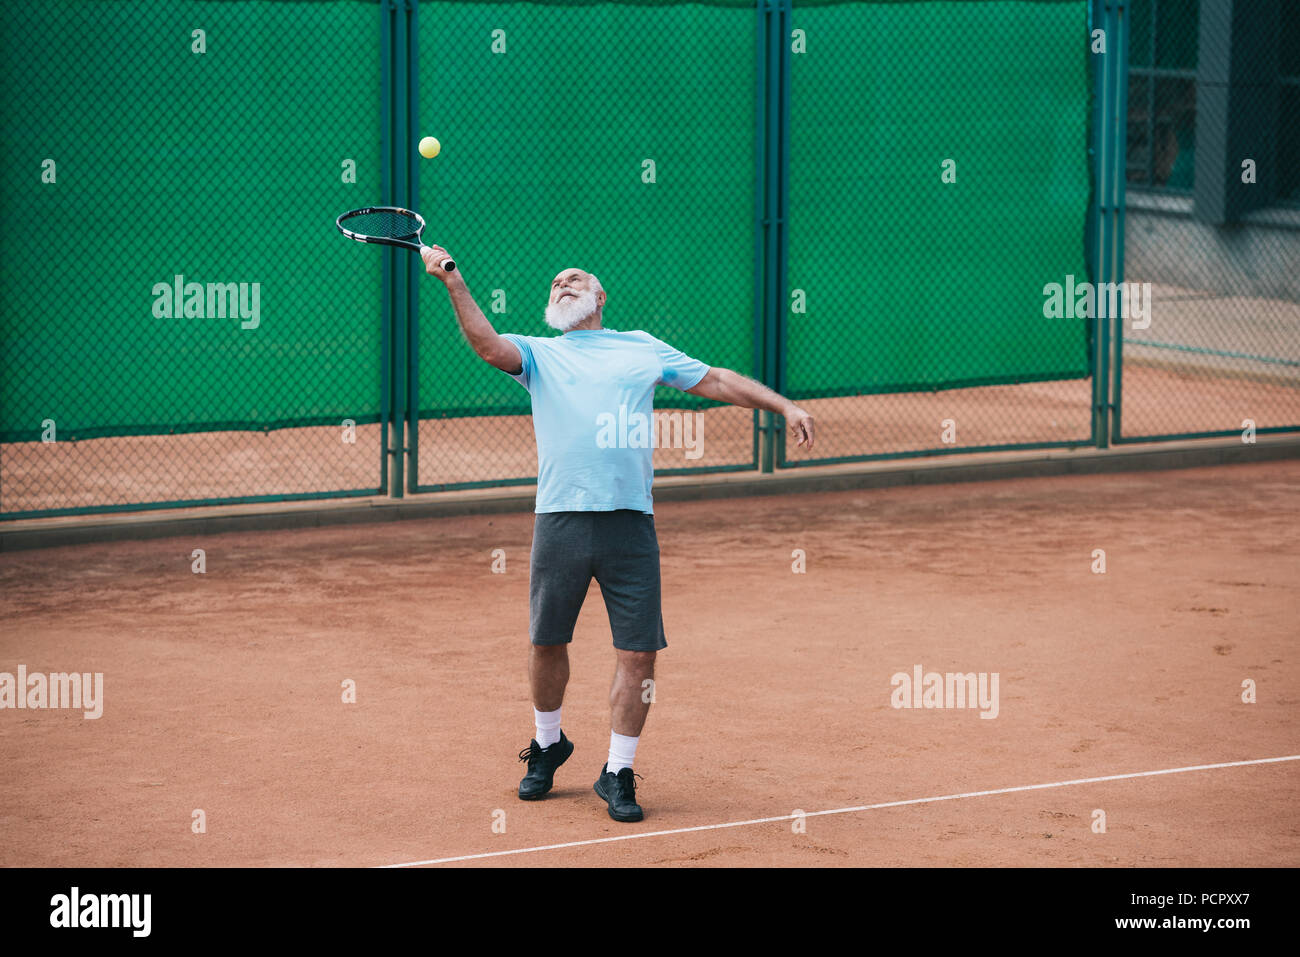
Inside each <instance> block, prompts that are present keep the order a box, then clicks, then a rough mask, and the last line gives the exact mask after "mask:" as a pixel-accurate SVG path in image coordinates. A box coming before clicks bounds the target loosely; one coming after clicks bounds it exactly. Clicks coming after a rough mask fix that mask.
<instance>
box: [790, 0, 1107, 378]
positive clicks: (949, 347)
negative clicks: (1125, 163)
mask: <svg viewBox="0 0 1300 957" xmlns="http://www.w3.org/2000/svg"><path fill="white" fill-rule="evenodd" d="M793 26H794V28H795V29H796V30H798V31H802V34H803V35H802V42H803V51H802V52H800V51H798V50H797V48H796V52H793V53H792V54H791V68H790V73H791V86H790V91H791V103H790V147H789V149H790V167H789V190H790V193H789V208H790V214H789V224H790V225H789V233H790V249H789V268H788V287H789V290H790V296H791V300H790V302H788V303H787V307H788V309H789V312H788V318H787V333H786V335H787V357H786V358H787V365H786V378H785V386H786V388H787V389H788V390H789V391H790V392H791V394H792V395H794V396H796V397H812V396H829V395H850V394H859V393H871V392H892V391H913V390H928V389H936V388H949V387H955V386H962V385H975V384H990V383H1003V382H1024V381H1031V380H1038V379H1060V378H1074V377H1080V376H1084V375H1087V374H1088V352H1087V328H1086V323H1085V321H1084V320H1083V319H1055V320H1053V319H1046V318H1044V316H1043V302H1044V294H1043V287H1044V285H1045V284H1047V283H1051V282H1059V283H1065V282H1066V281H1067V280H1066V277H1067V275H1073V277H1074V280H1075V281H1076V282H1079V283H1082V282H1084V281H1085V280H1086V279H1088V276H1087V274H1086V268H1085V263H1084V224H1085V220H1086V215H1087V206H1088V199H1089V171H1088V162H1087V145H1088V144H1087V133H1088V111H1089V102H1090V100H1089V96H1090V89H1091V77H1090V73H1089V69H1088V60H1087V57H1088V52H1087V42H1086V37H1087V4H1086V3H1085V2H1083V0H1074V2H1021V0H1006V2H999V3H982V2H981V3H963V2H953V3H901V2H886V3H851V4H850V3H834V4H819V3H806V2H796V3H795V5H794V15H793ZM799 39H800V38H799V37H797V36H796V37H795V38H794V39H793V41H792V42H794V43H796V44H797V43H798V42H799ZM945 170H947V171H948V172H949V175H948V179H949V180H951V181H950V182H945V181H944V175H943V174H944V173H945Z"/></svg>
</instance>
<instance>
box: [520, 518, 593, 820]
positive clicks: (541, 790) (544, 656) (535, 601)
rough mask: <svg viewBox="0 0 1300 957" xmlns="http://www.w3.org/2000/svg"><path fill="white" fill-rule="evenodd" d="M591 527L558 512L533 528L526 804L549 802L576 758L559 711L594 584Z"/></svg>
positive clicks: (522, 754) (522, 789)
mask: <svg viewBox="0 0 1300 957" xmlns="http://www.w3.org/2000/svg"><path fill="white" fill-rule="evenodd" d="M589 523H590V518H589V517H588V516H584V515H582V514H581V513H573V512H554V513H550V514H543V515H538V516H537V519H536V522H535V524H534V527H533V549H532V561H531V568H530V570H529V594H528V604H529V619H530V620H529V632H530V635H531V640H532V645H531V650H530V651H529V654H528V684H529V689H530V691H531V693H532V699H533V721H534V725H535V727H536V734H537V736H536V737H535V738H533V740H532V741H530V742H529V743H528V747H527V748H525V749H524V750H523V751H521V752H520V753H519V760H521V761H527V762H528V773H527V774H525V775H524V779H523V780H522V781H520V782H519V797H520V798H521V799H522V800H525V801H535V800H537V799H538V798H541V797H544V796H545V795H546V794H547V792H549V791H550V790H551V785H552V782H553V781H554V777H555V770H556V768H558V767H559V766H560V765H562V764H563V763H564V762H565V761H567V760H568V759H569V755H571V754H573V742H571V741H570V740H569V739H568V738H566V737H565V736H564V732H563V731H561V730H560V711H561V705H562V704H563V703H564V688H565V686H566V685H567V684H568V683H569V647H568V643H569V641H570V640H571V639H572V637H573V626H574V624H575V623H576V622H577V620H578V612H579V610H580V609H581V608H582V601H583V599H584V598H585V597H586V595H587V587H588V585H589V584H590V582H591V560H590V557H589V553H588V543H589V542H590V538H591V536H590V531H589Z"/></svg>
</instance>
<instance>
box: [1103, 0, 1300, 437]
mask: <svg viewBox="0 0 1300 957" xmlns="http://www.w3.org/2000/svg"><path fill="white" fill-rule="evenodd" d="M1129 7H1130V21H1129V22H1130V25H1131V32H1130V35H1129V38H1128V62H1129V70H1128V92H1127V97H1126V103H1127V107H1128V115H1127V120H1126V123H1125V128H1126V131H1127V146H1128V148H1127V156H1126V168H1125V183H1126V186H1127V202H1126V207H1127V209H1126V229H1125V244H1124V259H1123V261H1124V279H1125V289H1126V292H1127V296H1126V298H1125V303H1126V304H1128V305H1129V306H1130V308H1129V310H1128V311H1129V312H1131V313H1133V314H1132V315H1124V316H1118V317H1117V318H1118V321H1119V324H1120V327H1121V329H1120V334H1121V335H1122V349H1121V350H1120V366H1119V377H1118V383H1117V389H1116V405H1117V410H1116V413H1117V414H1116V422H1117V428H1116V432H1115V438H1116V439H1118V440H1120V441H1126V440H1128V441H1132V440H1141V439H1149V438H1152V437H1161V436H1170V435H1175V436H1182V435H1185V436H1200V435H1232V434H1237V433H1241V434H1242V435H1243V437H1244V438H1246V439H1247V440H1249V439H1250V437H1251V436H1252V435H1254V434H1256V433H1258V432H1270V431H1279V430H1286V429H1294V428H1295V426H1296V425H1297V423H1300V276H1298V275H1297V273H1296V270H1295V266H1296V264H1297V263H1300V15H1297V14H1298V11H1297V10H1296V9H1295V5H1294V4H1292V3H1259V2H1255V3H1251V4H1243V3H1240V2H1238V3H1235V4H1232V3H1224V2H1222V0H1199V2H1198V0H1184V2H1177V3H1176V2H1173V0H1133V2H1132V3H1130V5H1129ZM1135 307H1136V308H1135Z"/></svg>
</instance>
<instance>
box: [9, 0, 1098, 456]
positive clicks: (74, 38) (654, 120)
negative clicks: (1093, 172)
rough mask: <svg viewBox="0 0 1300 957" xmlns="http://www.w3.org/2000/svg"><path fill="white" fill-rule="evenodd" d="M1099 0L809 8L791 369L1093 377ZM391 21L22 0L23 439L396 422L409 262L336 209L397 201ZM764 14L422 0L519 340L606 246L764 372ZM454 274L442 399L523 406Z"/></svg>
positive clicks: (253, 8) (640, 309) (461, 193)
mask: <svg viewBox="0 0 1300 957" xmlns="http://www.w3.org/2000/svg"><path fill="white" fill-rule="evenodd" d="M1085 6H1086V5H1085V3H1084V2H1083V0H1074V2H1041V3H1037V2H999V3H984V2H980V3H962V2H954V3H900V2H888V3H859V4H816V3H812V4H806V3H796V4H795V7H794V14H793V18H792V23H793V26H794V27H795V28H796V29H797V30H799V31H802V33H803V35H804V41H805V44H806V51H807V52H800V53H792V54H791V84H792V86H791V116H790V146H789V150H790V168H789V235H790V248H789V269H788V278H789V282H788V286H789V290H790V292H791V294H792V295H794V294H796V293H798V294H800V295H802V297H803V299H802V303H801V309H798V310H797V309H795V308H794V305H793V300H792V301H791V302H788V303H787V304H786V305H787V308H788V312H787V342H786V348H787V349H788V354H787V363H786V366H785V371H786V386H787V388H788V390H789V391H790V392H791V393H792V394H793V395H795V396H811V395H830V394H846V393H856V392H872V391H884V390H891V389H910V388H943V387H948V386H953V385H961V384H968V383H971V382H1011V381H1023V380H1029V379H1036V378H1055V377H1076V376H1081V375H1084V374H1086V372H1087V356H1086V335H1085V329H1084V323H1083V322H1082V321H1081V320H1080V321H1075V320H1060V321H1050V320H1045V319H1044V318H1043V316H1042V299H1043V296H1042V287H1043V285H1044V283H1045V282H1050V281H1054V280H1055V281H1064V279H1065V277H1066V275H1067V274H1073V275H1074V276H1075V277H1076V279H1079V280H1082V279H1084V278H1086V276H1085V267H1084V264H1083V227H1084V217H1085V208H1086V203H1087V198H1088V170H1087V154H1086V126H1087V115H1088V90H1089V77H1088V73H1087V64H1086V43H1085V40H1084V38H1085V37H1086V32H1085V23H1086V19H1085ZM380 16H381V8H380V5H379V4H377V3H368V2H359V0H345V2H299V3H293V2H252V0H245V2H241V0H206V2H195V0H177V2H168V3H165V4H163V3H159V4H136V3H95V2H80V0H41V2H34V3H30V4H21V5H16V4H15V5H6V7H5V10H4V14H3V18H4V19H3V30H0V78H2V82H3V90H2V91H3V99H4V108H3V120H2V126H0V134H2V135H0V185H2V186H3V189H4V196H5V199H4V204H3V212H2V213H0V284H2V288H3V299H2V300H0V362H2V363H3V366H2V368H3V377H2V378H0V439H3V440H5V441H15V440H32V439H35V438H37V437H38V435H39V433H40V429H41V423H42V422H43V421H44V420H47V419H52V420H55V421H56V422H57V423H58V426H59V434H60V436H61V437H77V436H93V435H111V434H130V433H151V432H164V433H165V432H173V431H196V430H203V429H212V428H218V429H221V428H224V429H244V428H254V429H256V428H270V427H278V426H286V425H303V424H314V423H337V422H338V421H339V420H341V419H343V418H352V419H354V420H356V421H358V422H365V421H375V420H376V419H377V417H378V413H379V393H380V387H379V382H380V362H381V356H380V351H381V348H380V344H381V338H380V337H381V328H380V327H381V311H382V301H383V295H384V292H383V289H382V278H381V262H382V256H381V255H380V254H379V253H378V251H377V250H374V249H372V248H366V247H359V246H356V245H355V244H352V243H349V242H348V241H346V240H344V239H342V238H341V237H340V236H339V235H338V234H337V233H336V232H335V230H334V229H333V225H332V223H333V218H334V217H335V216H336V215H337V214H338V213H339V212H341V211H343V210H345V209H348V208H350V207H354V206H361V205H367V204H371V203H374V202H376V201H377V200H378V198H379V196H380V188H381V184H380V164H381V152H380V151H381V128H382V117H381V112H382V110H381V102H382V100H381V89H380V84H381V72H380V50H379V43H380V30H379V22H380ZM758 16H759V13H758V11H757V9H756V6H755V5H754V4H752V3H741V2H716V3H703V4H701V3H684V4H675V3H645V4H632V3H573V4H565V5H561V4H557V3H497V2H490V3H489V2H485V3H451V2H433V0H426V2H424V3H422V4H421V5H420V13H419V20H418V63H417V66H418V78H417V79H418V85H419V98H420V99H419V125H420V127H421V128H420V129H419V130H414V131H411V136H410V139H411V143H412V144H413V143H414V142H415V141H416V140H417V139H418V137H419V136H420V135H424V134H433V135H437V136H438V137H439V138H440V139H441V140H442V143H443V152H442V155H441V156H440V157H438V158H437V159H436V160H433V161H421V160H420V159H419V158H418V157H416V156H415V155H414V154H413V153H412V160H413V161H414V162H415V163H417V164H420V165H419V175H420V190H419V194H418V197H417V198H416V205H417V208H419V210H420V211H421V212H422V213H423V215H424V216H425V218H426V219H427V220H428V222H429V228H428V230H427V232H426V239H428V240H429V241H434V242H441V243H443V244H445V245H446V246H448V248H450V249H451V250H452V252H453V253H454V254H455V255H456V257H457V259H458V260H460V261H461V263H462V264H463V268H464V272H465V275H466V277H467V278H468V279H469V281H470V283H471V288H472V289H473V290H474V292H475V295H476V297H477V299H478V301H479V303H480V305H482V307H483V308H484V311H485V312H486V313H487V315H488V316H489V318H490V319H491V320H492V321H493V323H494V324H495V325H496V327H497V328H498V329H499V330H501V331H512V332H519V333H525V334H534V335H547V334H552V333H551V330H549V329H548V327H546V326H545V325H544V323H543V321H542V319H541V314H542V310H543V308H544V305H545V297H546V291H547V286H548V284H549V282H550V279H551V277H552V276H553V275H554V274H555V273H556V272H558V271H559V270H560V269H562V268H564V267H567V266H573V265H577V266H582V267H584V268H588V269H591V270H592V271H594V272H595V273H596V274H597V275H598V276H599V277H600V278H601V280H602V282H603V283H604V285H605V287H606V289H607V290H608V293H609V304H608V307H607V310H606V323H607V325H608V326H610V327H611V328H618V329H632V328H642V329H646V330H648V331H650V332H651V333H653V334H655V335H658V336H660V337H661V338H663V339H665V340H667V341H669V342H671V343H672V344H674V345H676V346H678V347H679V348H681V349H683V350H684V351H686V352H688V353H690V354H692V355H695V356H698V357H699V358H700V359H702V360H704V361H705V362H708V363H710V364H713V365H725V366H730V367H732V368H736V369H739V370H741V371H745V372H752V371H754V368H755V366H754V356H755V346H754V334H755V312H756V308H757V306H756V302H755V283H756V279H757V278H758V277H756V275H755V269H756V267H755V246H756V229H757V226H756V222H755V218H756V217H755V202H756V191H757V190H758V189H759V186H760V184H759V183H758V182H757V181H756V160H755V156H756V151H757V149H758V148H759V145H760V139H761V136H760V134H759V132H758V130H759V126H758V116H759V113H760V110H761V107H762V104H761V103H760V102H759V83H758V79H759V75H760V72H761V63H760V58H759V51H758V43H757V25H758V23H757V18H758ZM196 31H202V36H203V40H204V48H203V50H202V51H201V52H196V49H195V44H196V39H195V36H196ZM792 42H793V38H792ZM403 145H404V144H403ZM945 160H952V161H953V162H954V163H955V174H956V182H955V183H944V182H942V181H941V170H942V164H943V163H944V161H945ZM349 164H351V165H352V166H353V167H355V182H348V181H346V178H347V177H346V170H347V168H348V166H349ZM47 178H48V179H51V180H52V181H45V180H46V179H47ZM400 255H401V256H402V257H405V256H406V255H407V254H406V253H402V254H400ZM399 261H405V260H400V259H399ZM177 277H180V278H179V279H178V278H177ZM422 283H423V286H422V298H421V303H422V304H421V311H420V317H419V341H420V354H419V373H418V377H419V378H418V390H419V393H418V394H419V409H420V411H421V412H422V413H423V414H424V415H427V416H435V417H437V416H448V415H455V414H482V413H491V412H502V411H521V410H524V409H526V408H527V396H526V395H525V394H524V393H523V391H522V390H521V389H519V388H518V386H516V385H515V384H514V383H513V382H511V381H510V380H509V379H508V378H506V377H505V376H503V375H501V374H499V373H496V372H495V371H494V370H492V369H490V368H488V367H486V366H485V365H484V364H483V363H481V362H479V361H478V360H477V359H476V358H475V357H474V356H473V354H472V353H471V352H470V351H469V349H468V347H466V346H465V345H464V343H463V342H462V341H461V339H460V335H459V332H458V330H457V329H456V326H455V321H454V319H453V317H452V315H451V311H450V309H449V307H448V306H447V303H446V300H445V297H444V296H443V295H442V292H441V290H440V289H437V288H432V287H431V285H430V284H431V283H432V280H423V279H422ZM674 398H675V399H680V397H679V396H678V395H677V394H675V393H674Z"/></svg>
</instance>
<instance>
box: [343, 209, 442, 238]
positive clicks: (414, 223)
mask: <svg viewBox="0 0 1300 957" xmlns="http://www.w3.org/2000/svg"><path fill="white" fill-rule="evenodd" d="M343 225H344V226H346V227H347V228H348V229H350V230H351V231H352V232H354V233H360V234H361V235H363V236H376V237H382V238H385V239H403V238H405V237H407V236H414V235H415V234H416V233H418V232H419V231H420V227H421V226H422V225H423V223H421V222H420V221H419V220H418V219H416V218H415V217H414V216H412V215H410V214H409V213H395V212H391V211H387V210H384V211H378V210H377V211H375V212H372V213H361V214H359V215H357V216H349V217H348V218H347V219H345V220H343Z"/></svg>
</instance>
